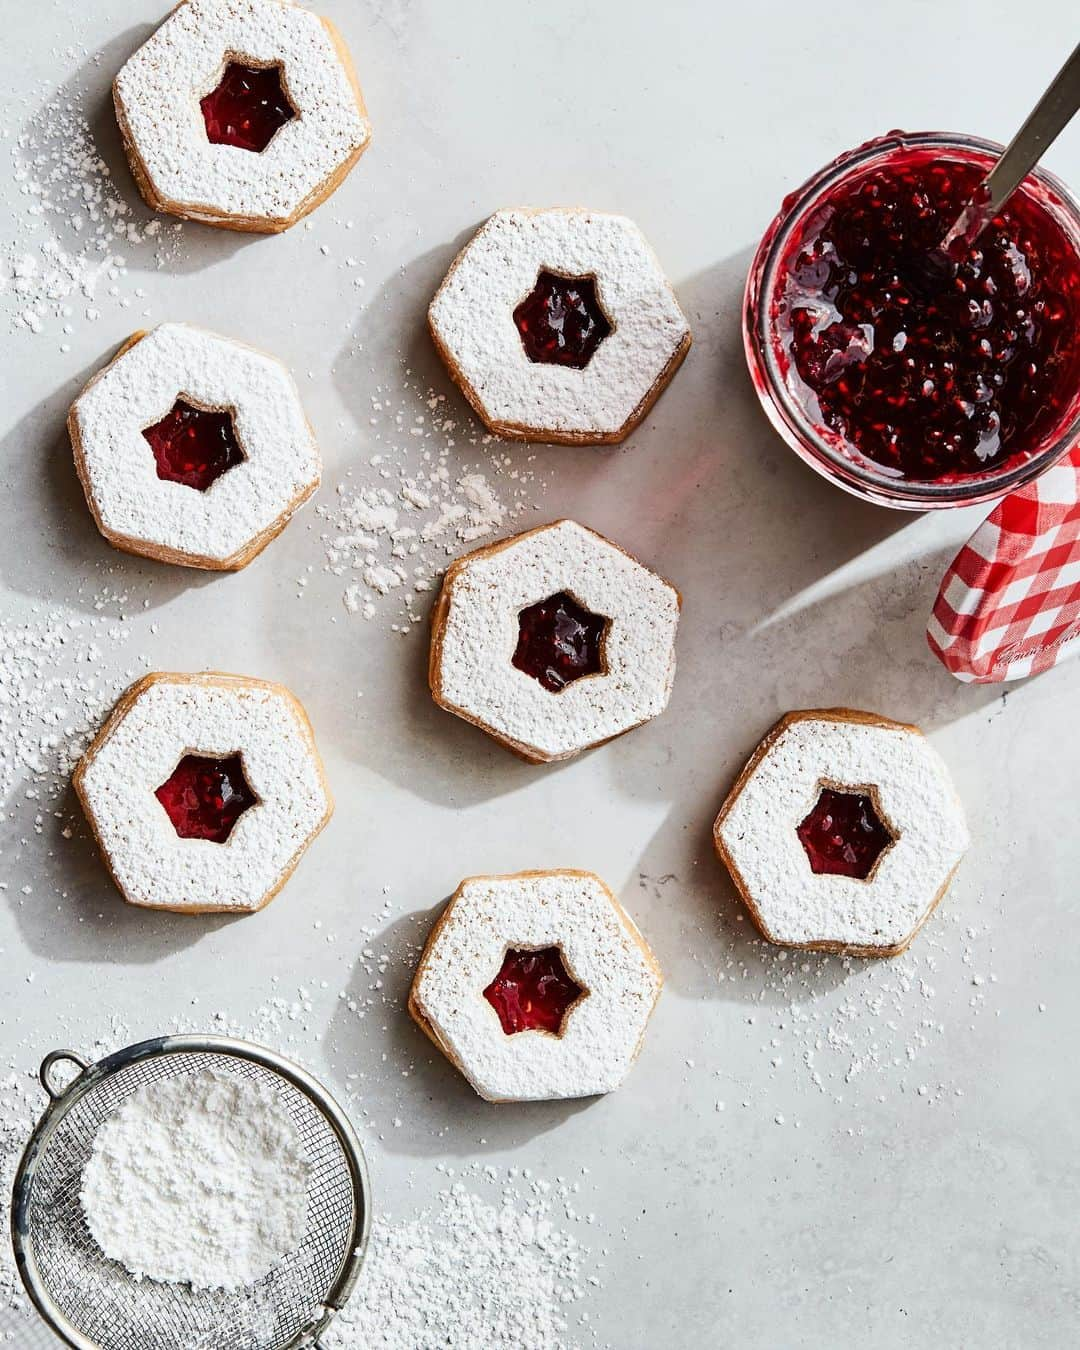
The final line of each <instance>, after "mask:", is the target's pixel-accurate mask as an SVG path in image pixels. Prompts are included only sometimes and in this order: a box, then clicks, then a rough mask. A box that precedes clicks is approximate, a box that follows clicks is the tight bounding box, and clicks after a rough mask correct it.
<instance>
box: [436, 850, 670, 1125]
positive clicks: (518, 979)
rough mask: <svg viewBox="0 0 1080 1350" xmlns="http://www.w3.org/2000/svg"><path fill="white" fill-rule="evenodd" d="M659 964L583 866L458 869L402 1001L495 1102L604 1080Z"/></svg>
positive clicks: (615, 1082)
mask: <svg viewBox="0 0 1080 1350" xmlns="http://www.w3.org/2000/svg"><path fill="white" fill-rule="evenodd" d="M662 984H663V976H662V975H661V973H660V968H659V966H658V965H657V964H656V960H655V958H654V957H653V954H652V952H651V951H650V950H649V948H648V946H647V944H646V942H645V939H644V938H643V937H642V936H641V934H640V933H639V932H638V930H637V927H636V926H635V924H634V922H633V920H632V919H631V918H630V917H629V915H628V914H627V913H626V912H625V910H623V909H622V908H621V906H620V905H619V903H618V901H617V900H616V899H615V897H614V896H613V895H612V894H611V892H610V891H609V890H608V888H607V887H606V886H605V885H604V883H603V882H602V881H601V880H600V878H599V877H597V876H594V875H593V874H592V873H591V872H577V871H551V872H519V873H517V874H515V875H512V876H491V877H468V878H467V879H466V880H465V881H463V882H462V883H461V885H460V886H459V887H458V888H457V890H456V891H455V892H454V895H453V897H452V898H451V900H450V902H449V903H448V905H447V906H446V909H445V910H444V911H443V913H442V915H441V916H440V917H439V920H438V922H437V923H436V924H435V927H434V928H433V929H432V930H431V934H430V936H429V937H428V940H427V945H426V946H425V948H424V951H423V954H422V955H421V957H420V964H419V965H418V966H417V969H416V975H415V977H414V979H413V983H412V989H411V991H410V993H409V1012H410V1013H411V1014H412V1016H413V1018H414V1019H415V1020H416V1022H417V1024H418V1025H419V1026H420V1028H421V1029H422V1030H423V1031H424V1032H426V1034H427V1035H428V1036H430V1037H431V1039H432V1040H433V1041H434V1043H435V1044H436V1045H437V1046H438V1047H439V1049H440V1050H441V1051H442V1052H443V1053H444V1054H445V1055H446V1056H447V1058H448V1059H449V1060H450V1061H451V1062H452V1063H453V1064H455V1065H456V1066H457V1067H458V1068H459V1069H460V1070H461V1072H462V1073H463V1074H464V1075H465V1077H466V1078H467V1079H468V1080H469V1082H470V1083H471V1084H472V1085H473V1087H474V1088H475V1089H476V1091H477V1092H478V1093H479V1094H480V1096H481V1097H486V1098H487V1100H488V1101H493V1102H523V1101H540V1100H545V1099H551V1098H561V1097H591V1096H593V1095H594V1094H596V1093H601V1092H610V1091H611V1090H612V1089H613V1088H616V1087H618V1086H619V1084H620V1083H621V1082H622V1080H623V1079H624V1078H625V1077H626V1074H627V1073H628V1071H629V1069H630V1066H631V1064H632V1063H633V1062H634V1059H635V1058H636V1057H637V1053H638V1051H639V1050H640V1048H641V1042H642V1039H643V1037H644V1035H645V1027H646V1024H647V1023H648V1020H649V1016H650V1014H651V1013H652V1010H653V1008H654V1006H655V1004H656V1000H657V999H658V998H659V996H660V988H661V986H662Z"/></svg>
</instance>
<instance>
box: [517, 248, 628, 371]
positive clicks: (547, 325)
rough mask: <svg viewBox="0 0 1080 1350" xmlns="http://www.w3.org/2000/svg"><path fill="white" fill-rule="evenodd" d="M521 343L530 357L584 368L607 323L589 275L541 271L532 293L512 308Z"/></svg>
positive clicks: (603, 334) (548, 362) (534, 359)
mask: <svg viewBox="0 0 1080 1350" xmlns="http://www.w3.org/2000/svg"><path fill="white" fill-rule="evenodd" d="M514 322H515V323H516V324H517V330H518V332H519V333H520V334H521V345H522V346H523V347H524V348H525V355H526V356H527V357H528V358H529V360H530V361H539V362H542V363H544V364H546V365H554V366H573V367H574V369H575V370H584V369H585V367H586V366H587V365H588V364H589V362H590V361H591V360H592V359H593V356H594V355H595V354H596V349H597V347H599V346H600V344H601V342H603V340H604V338H606V337H607V335H608V334H609V333H610V332H611V324H610V323H609V322H608V319H607V315H606V314H605V313H604V311H603V309H601V307H600V301H599V300H598V299H597V298H596V280H595V278H593V277H561V276H559V275H558V274H557V273H556V272H541V273H540V275H539V276H538V277H537V278H536V285H535V286H534V287H533V289H532V294H531V295H527V296H526V297H525V299H524V300H522V302H521V304H520V305H518V307H517V309H515V310H514Z"/></svg>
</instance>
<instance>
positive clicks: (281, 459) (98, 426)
mask: <svg viewBox="0 0 1080 1350" xmlns="http://www.w3.org/2000/svg"><path fill="white" fill-rule="evenodd" d="M68 430H69V432H70V433H71V443H72V446H73V448H74V452H75V467H76V469H77V470H78V473H79V478H80V480H81V481H82V485H83V489H84V491H85V492H86V500H87V503H88V504H89V507H90V510H91V512H92V513H93V516H94V520H95V521H96V522H97V526H98V529H99V530H100V531H101V533H102V534H103V535H104V536H105V538H106V539H107V540H108V541H109V543H110V544H113V545H114V546H115V547H116V548H120V549H123V550H125V552H128V553H139V554H142V555H144V556H145V557H148V558H156V559H158V560H159V561H161V562H171V563H181V564H183V565H185V566H188V567H202V568H210V569H213V570H216V571H223V570H235V569H236V568H240V567H243V566H245V565H246V564H247V563H249V562H250V561H251V559H252V558H254V557H255V555H256V554H257V553H259V552H261V550H262V549H264V548H265V547H266V545H267V544H268V543H269V542H270V540H271V539H273V538H274V536H275V535H277V534H278V533H279V532H280V531H281V530H282V529H284V527H285V525H286V524H287V523H288V521H289V518H290V517H291V516H292V514H293V512H294V511H295V510H296V509H297V507H299V506H300V505H302V503H303V502H305V501H306V500H307V499H308V497H310V496H311V494H312V493H313V492H314V491H315V489H316V488H317V487H318V485H319V477H320V473H321V470H322V464H321V460H320V458H319V450H318V447H317V445H316V444H315V437H314V434H313V433H312V430H311V427H310V426H309V425H308V421H307V418H306V417H305V416H304V410H303V408H302V407H301V406H300V395H299V394H298V392H297V389H296V385H295V384H294V382H293V379H292V376H291V375H290V374H289V372H288V371H287V370H286V369H285V367H284V366H283V365H281V363H280V362H279V361H276V360H274V358H273V357H271V356H267V355H265V354H264V353H263V352H258V351H255V350H254V349H253V348H251V347H246V346H244V345H243V344H242V343H239V342H233V341H230V339H228V338H223V337H218V336H217V335H216V334H214V333H207V332H204V331H203V330H202V329H200V328H193V327H191V326H189V325H188V324H180V323H166V324H162V325H161V326H160V327H158V328H155V329H154V330H153V331H152V332H150V333H136V334H135V335H134V337H132V338H131V339H130V340H129V341H128V342H127V343H126V344H125V346H123V347H122V348H121V349H120V351H119V353H118V354H117V355H116V356H115V357H114V358H113V360H112V361H111V362H110V363H109V364H108V365H107V366H105V367H104V369H103V370H100V371H99V372H98V373H97V374H96V375H95V376H94V377H93V379H92V380H91V381H90V383H89V384H88V385H87V386H86V388H85V389H84V390H83V391H82V393H81V394H80V395H79V396H78V398H77V399H76V400H75V402H74V403H73V404H72V407H71V412H70V414H69V415H68Z"/></svg>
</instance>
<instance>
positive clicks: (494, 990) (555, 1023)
mask: <svg viewBox="0 0 1080 1350" xmlns="http://www.w3.org/2000/svg"><path fill="white" fill-rule="evenodd" d="M584 992H585V991H584V990H583V989H582V987H581V985H579V984H576V983H575V982H574V981H573V980H572V979H571V978H570V976H569V975H568V974H567V970H566V967H565V966H564V965H563V959H562V952H561V951H559V949H558V947H544V948H542V949H541V950H540V951H519V950H516V949H514V948H510V950H509V951H508V952H507V953H506V956H505V957H504V958H503V963H502V968H501V969H500V971H499V973H498V975H496V976H495V978H494V979H493V980H492V982H491V983H490V984H489V985H488V987H487V988H486V989H485V990H484V997H485V998H486V999H487V1001H488V1002H489V1003H490V1004H491V1006H492V1007H493V1008H494V1009H495V1011H496V1012H497V1013H498V1014H499V1021H500V1022H501V1023H502V1029H503V1031H505V1032H506V1034H507V1035H508V1036H512V1035H513V1034H514V1033H515V1032H516V1031H550V1032H551V1033H552V1035H555V1036H558V1035H559V1034H560V1033H561V1031H562V1024H563V1018H564V1017H565V1016H566V1014H567V1012H568V1011H569V1009H570V1006H571V1004H573V1003H576V1002H577V1000H578V999H579V998H580V997H581V996H582V994H583V993H584Z"/></svg>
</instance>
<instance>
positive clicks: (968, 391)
mask: <svg viewBox="0 0 1080 1350" xmlns="http://www.w3.org/2000/svg"><path fill="white" fill-rule="evenodd" d="M985 168H986V165H985V163H983V162H973V161H972V160H971V159H970V158H961V157H959V152H953V153H952V154H951V155H950V154H949V153H948V152H945V151H942V150H936V151H935V150H929V149H922V148H918V149H917V148H904V149H901V150H900V151H898V152H896V153H894V154H892V155H891V156H889V157H888V158H886V159H883V160H880V161H879V162H877V163H876V164H875V165H874V166H873V167H870V168H867V169H865V170H864V171H862V172H858V173H853V174H852V175H851V176H849V177H846V178H841V179H840V181H838V182H836V183H835V184H833V186H832V187H831V188H830V189H829V190H827V191H826V193H825V194H824V196H823V197H822V198H821V200H820V201H819V202H817V203H816V204H815V206H814V208H813V209H812V210H810V211H808V212H807V214H806V217H805V219H804V220H803V221H802V222H801V223H800V226H799V228H798V229H796V230H795V231H794V233H793V234H792V237H791V239H790V241H789V242H788V244H787V247H786V252H785V253H784V255H783V257H782V259H781V261H780V267H779V278H780V279H779V280H778V282H777V283H776V292H775V296H774V299H773V322H774V324H775V328H776V332H777V336H778V340H779V342H780V343H781V344H782V348H783V359H784V360H785V361H786V363H787V364H788V365H789V366H790V368H791V369H792V370H793V371H794V373H796V374H797V376H798V381H797V382H796V383H800V382H801V386H802V392H801V394H800V395H798V396H799V397H800V398H801V399H802V400H803V401H804V402H806V403H807V405H808V406H807V415H808V416H809V417H810V418H811V419H812V420H814V421H819V422H821V423H823V424H824V427H825V428H827V429H828V431H831V432H832V433H835V436H836V437H839V438H841V439H842V441H843V442H845V443H846V444H847V445H848V446H850V447H853V448H854V449H855V450H857V451H858V452H860V453H861V454H862V455H863V456H865V457H866V459H868V460H871V461H873V463H874V464H876V465H879V466H881V468H882V469H884V470H885V471H886V472H887V473H888V474H890V475H892V476H894V477H897V478H902V479H910V480H922V481H928V482H939V481H942V480H951V479H955V478H958V477H963V476H965V475H972V474H982V473H985V472H986V471H987V470H990V469H994V468H996V467H998V466H1002V465H1005V464H1006V463H1008V462H1009V461H1011V460H1012V459H1013V457H1014V456H1016V455H1018V454H1019V455H1021V456H1023V455H1025V454H1027V453H1028V452H1030V451H1032V450H1033V449H1035V448H1037V447H1038V446H1039V445H1040V444H1041V443H1044V442H1045V441H1046V440H1047V438H1048V437H1052V435H1053V432H1054V430H1055V428H1056V427H1058V426H1060V425H1061V424H1062V422H1063V421H1067V420H1068V419H1069V416H1070V409H1073V412H1074V413H1075V401H1076V397H1077V389H1078V381H1080V342H1078V339H1077V332H1078V325H1080V258H1078V253H1077V247H1076V244H1075V243H1074V242H1071V241H1070V240H1069V238H1068V237H1067V235H1066V233H1065V232H1064V230H1063V228H1062V226H1061V224H1060V223H1059V221H1058V219H1056V218H1055V217H1054V216H1053V215H1052V214H1051V213H1050V212H1049V211H1048V210H1047V209H1046V207H1045V206H1044V205H1043V204H1042V202H1041V201H1040V199H1039V197H1038V196H1037V195H1036V193H1035V191H1032V192H1029V191H1028V190H1027V187H1026V186H1025V188H1023V189H1021V190H1020V191H1018V192H1016V193H1014V194H1013V196H1012V197H1011V198H1010V200H1009V202H1008V203H1007V204H1006V206H1005V208H1004V209H1003V210H1002V211H1001V212H1000V213H999V214H998V215H997V216H995V217H994V218H993V219H992V220H991V222H990V223H989V224H988V225H987V226H986V228H985V230H983V232H982V233H981V234H980V235H979V237H978V238H977V240H976V241H975V242H974V243H973V244H968V245H964V246H962V247H961V248H960V249H959V250H958V251H957V252H956V254H955V255H954V258H953V262H954V264H955V268H954V270H953V271H950V270H948V269H945V270H943V271H941V272H940V273H930V272H929V271H928V269H927V267H926V266H925V259H926V257H927V255H928V254H929V253H930V251H931V250H932V249H934V248H935V247H936V246H937V245H939V244H940V243H941V240H942V238H943V236H944V235H945V233H946V232H947V230H948V229H949V227H950V225H952V223H953V221H954V220H955V219H956V217H957V216H958V215H959V213H960V212H961V210H962V209H963V207H964V205H965V202H966V201H967V200H968V198H969V197H970V196H971V195H972V193H973V191H974V189H975V188H976V186H977V184H978V183H979V181H980V179H981V178H982V176H983V174H984V172H985ZM1029 181H1030V180H1029Z"/></svg>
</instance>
